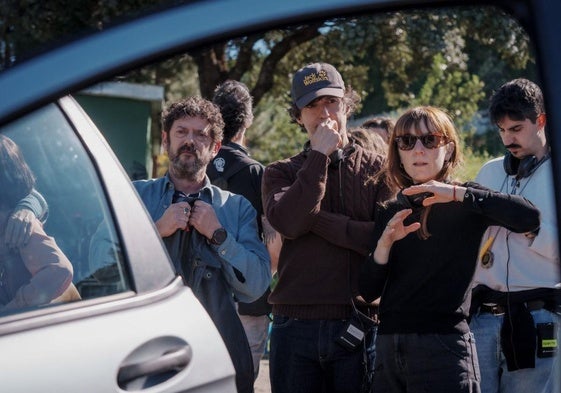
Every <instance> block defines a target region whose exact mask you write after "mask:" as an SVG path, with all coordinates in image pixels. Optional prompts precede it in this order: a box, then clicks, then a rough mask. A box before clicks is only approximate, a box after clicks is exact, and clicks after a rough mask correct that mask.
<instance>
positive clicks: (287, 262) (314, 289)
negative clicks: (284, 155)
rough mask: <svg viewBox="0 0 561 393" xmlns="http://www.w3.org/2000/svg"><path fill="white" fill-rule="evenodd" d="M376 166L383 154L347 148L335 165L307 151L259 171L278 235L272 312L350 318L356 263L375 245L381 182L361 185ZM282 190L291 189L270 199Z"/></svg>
mask: <svg viewBox="0 0 561 393" xmlns="http://www.w3.org/2000/svg"><path fill="white" fill-rule="evenodd" d="M382 163H383V157H382V156H379V155H377V154H375V153H373V152H370V151H366V150H363V149H362V148H361V147H359V146H356V145H352V146H348V147H347V148H346V149H345V159H344V160H342V161H340V162H339V163H338V164H337V165H335V166H334V165H331V166H330V165H329V159H328V157H327V156H325V155H324V154H321V153H319V152H317V151H314V150H309V151H303V152H301V153H300V154H298V155H296V156H293V157H291V158H288V159H285V160H281V161H277V162H275V163H272V164H270V165H269V166H268V167H267V168H266V169H265V173H264V175H263V206H264V207H265V214H266V215H267V218H268V220H269V221H270V223H271V224H272V225H273V227H274V228H275V229H276V230H277V231H279V233H281V234H282V235H283V237H284V243H283V247H282V250H281V253H280V259H279V265H278V274H279V281H278V284H277V285H276V287H275V289H274V291H273V293H272V294H271V296H270V297H269V301H270V302H271V303H272V304H273V313H274V314H279V315H285V316H289V317H294V318H302V319H341V318H347V317H348V316H349V315H350V310H351V306H350V304H351V303H350V302H351V298H352V297H354V296H356V295H357V294H358V272H359V267H360V265H361V263H362V262H364V257H365V256H366V255H367V254H368V253H369V252H370V251H371V250H372V248H373V247H374V245H375V244H376V239H374V235H373V234H374V221H373V220H374V215H375V210H376V209H377V204H378V203H377V202H382V201H384V200H386V199H387V198H388V197H389V190H388V189H387V187H386V186H385V185H383V184H382V185H377V184H373V183H372V182H367V180H368V179H369V178H370V177H371V176H372V175H374V174H376V173H377V172H378V171H379V169H380V168H381V165H382ZM283 187H289V189H288V190H287V191H286V192H285V193H284V195H283V196H282V198H281V199H280V200H279V201H275V200H274V195H275V194H276V193H279V192H282V188H283Z"/></svg>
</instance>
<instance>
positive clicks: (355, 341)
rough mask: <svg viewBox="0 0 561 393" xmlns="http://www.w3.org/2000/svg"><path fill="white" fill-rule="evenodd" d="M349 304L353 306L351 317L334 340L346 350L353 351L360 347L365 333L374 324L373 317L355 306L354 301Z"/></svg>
mask: <svg viewBox="0 0 561 393" xmlns="http://www.w3.org/2000/svg"><path fill="white" fill-rule="evenodd" d="M351 304H352V306H353V309H352V314H351V317H350V318H349V320H348V321H347V323H346V324H345V328H344V329H343V330H342V331H341V334H340V335H339V336H337V339H336V340H335V341H336V342H337V343H338V344H339V345H341V346H342V347H343V348H345V349H347V350H348V351H354V350H356V349H357V348H358V347H360V346H361V344H362V342H363V341H364V337H365V336H366V334H367V333H368V332H369V331H370V330H371V329H373V328H374V326H375V325H376V322H375V321H374V320H373V319H371V318H370V317H368V316H367V315H365V314H363V313H362V312H360V311H359V310H358V309H357V308H356V306H355V303H354V301H352V300H351Z"/></svg>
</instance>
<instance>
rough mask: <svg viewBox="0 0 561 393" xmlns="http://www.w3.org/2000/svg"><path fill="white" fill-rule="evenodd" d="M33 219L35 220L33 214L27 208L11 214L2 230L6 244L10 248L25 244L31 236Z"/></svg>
mask: <svg viewBox="0 0 561 393" xmlns="http://www.w3.org/2000/svg"><path fill="white" fill-rule="evenodd" d="M33 221H35V214H33V212H32V211H31V210H28V209H21V210H17V211H15V212H14V213H13V214H11V215H10V217H9V218H8V222H7V224H6V230H5V232H4V242H5V243H6V246H8V247H10V248H18V247H23V246H25V245H26V244H27V242H28V241H29V238H30V237H31V233H32V230H31V228H32V224H33Z"/></svg>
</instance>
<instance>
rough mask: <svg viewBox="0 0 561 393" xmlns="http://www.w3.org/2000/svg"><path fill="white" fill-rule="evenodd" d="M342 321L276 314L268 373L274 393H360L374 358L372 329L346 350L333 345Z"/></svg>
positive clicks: (343, 325) (342, 326) (342, 324)
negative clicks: (352, 348)
mask: <svg viewBox="0 0 561 393" xmlns="http://www.w3.org/2000/svg"><path fill="white" fill-rule="evenodd" d="M345 326H346V321H345V320H303V319H293V318H288V317H284V316H279V315H275V316H274V318H273V325H272V330H271V352H270V357H269V371H270V378H271V387H272V392H273V393H332V392H333V393H359V392H361V388H362V383H363V380H364V379H365V376H366V374H367V372H366V369H367V364H366V363H367V362H366V358H367V357H369V356H370V357H372V356H373V352H374V350H373V346H374V336H375V330H372V331H371V332H370V333H369V334H368V335H367V337H366V339H365V342H366V343H368V344H369V345H367V346H369V347H370V348H369V350H368V351H366V350H365V346H364V345H361V346H359V348H358V349H356V350H355V351H352V352H351V351H349V350H347V349H345V348H343V347H342V346H341V345H339V344H337V343H336V342H335V339H336V338H337V337H338V336H339V335H340V334H341V332H342V331H343V330H344V329H345Z"/></svg>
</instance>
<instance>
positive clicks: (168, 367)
mask: <svg viewBox="0 0 561 393" xmlns="http://www.w3.org/2000/svg"><path fill="white" fill-rule="evenodd" d="M192 357H193V351H192V350H191V347H190V346H189V345H185V346H182V347H177V348H173V349H171V350H169V351H166V352H165V353H164V354H162V355H161V356H160V357H158V358H157V359H150V360H148V361H144V362H140V363H134V364H129V365H126V366H123V367H121V368H120V369H119V374H118V375H117V382H118V383H119V386H121V387H122V386H126V385H127V384H128V383H129V382H131V381H133V380H135V379H137V378H141V377H148V376H152V375H157V374H162V373H167V372H179V371H181V370H182V369H184V368H185V367H187V365H188V364H189V363H190V362H191V359H192Z"/></svg>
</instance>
